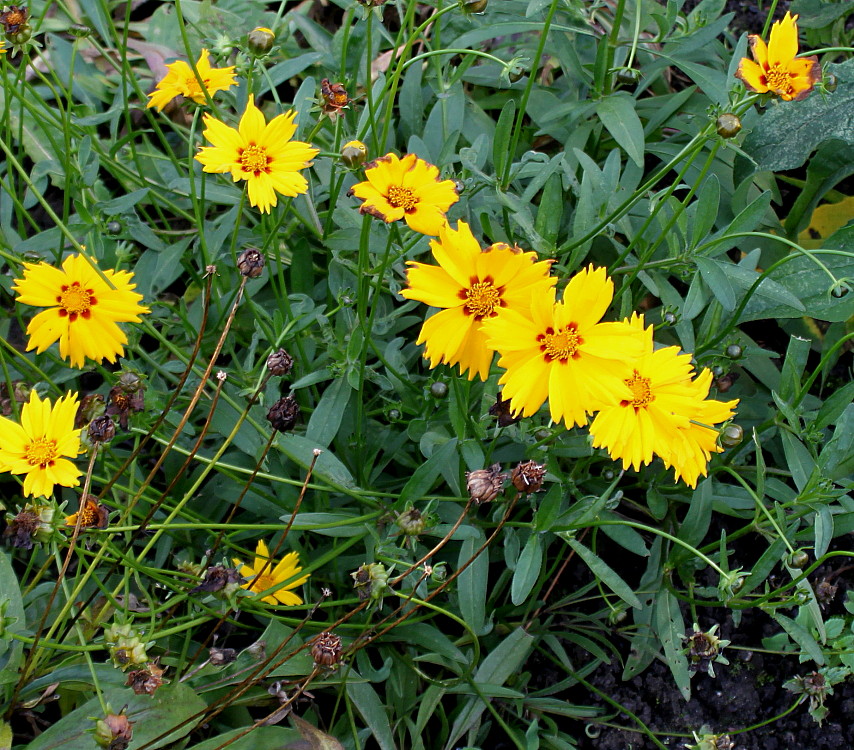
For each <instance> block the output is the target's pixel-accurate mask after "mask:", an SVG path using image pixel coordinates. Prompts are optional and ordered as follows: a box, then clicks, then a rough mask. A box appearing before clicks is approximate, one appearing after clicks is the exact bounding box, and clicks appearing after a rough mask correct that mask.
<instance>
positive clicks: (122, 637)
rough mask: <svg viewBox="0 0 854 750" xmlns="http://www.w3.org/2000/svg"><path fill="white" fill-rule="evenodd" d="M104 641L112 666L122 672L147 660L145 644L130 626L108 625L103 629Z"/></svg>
mask: <svg viewBox="0 0 854 750" xmlns="http://www.w3.org/2000/svg"><path fill="white" fill-rule="evenodd" d="M104 640H105V641H106V643H107V646H108V650H109V652H110V657H111V658H112V660H113V664H114V665H115V666H116V667H118V668H119V669H121V670H122V671H124V670H125V669H127V668H128V667H130V666H132V665H134V664H145V663H146V662H147V661H148V660H149V659H148V653H147V652H146V650H145V643H143V641H142V639H141V638H140V636H139V633H138V632H137V631H136V629H135V628H134V627H133V626H132V625H110V626H109V627H106V628H104Z"/></svg>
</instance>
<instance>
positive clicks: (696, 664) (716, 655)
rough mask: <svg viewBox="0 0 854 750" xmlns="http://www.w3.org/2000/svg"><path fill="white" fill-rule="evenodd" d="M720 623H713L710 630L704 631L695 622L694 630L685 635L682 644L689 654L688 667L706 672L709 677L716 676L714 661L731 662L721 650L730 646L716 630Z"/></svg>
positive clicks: (693, 670)
mask: <svg viewBox="0 0 854 750" xmlns="http://www.w3.org/2000/svg"><path fill="white" fill-rule="evenodd" d="M717 629H718V625H713V626H712V627H711V628H709V630H708V631H706V632H703V631H702V630H700V626H699V625H697V623H694V632H693V633H689V634H687V635H685V637H684V638H683V639H682V645H683V647H684V651H685V653H686V654H687V655H688V662H689V663H688V668H689V669H690V670H691V671H692V672H706V673H707V674H708V675H709V677H714V676H715V669H714V666H713V662H718V663H720V664H729V661H727V659H726V658H725V657H724V656H723V655H722V654H721V652H722V651H723V650H724V648H726V647H727V646H729V644H730V642H729V641H724V640H721V639H720V638H718V637H717V635H716V632H717Z"/></svg>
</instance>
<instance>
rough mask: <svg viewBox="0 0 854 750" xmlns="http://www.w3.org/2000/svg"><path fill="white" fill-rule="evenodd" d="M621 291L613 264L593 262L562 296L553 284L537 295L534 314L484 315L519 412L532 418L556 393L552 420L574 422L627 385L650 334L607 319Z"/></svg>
mask: <svg viewBox="0 0 854 750" xmlns="http://www.w3.org/2000/svg"><path fill="white" fill-rule="evenodd" d="M613 296H614V284H613V282H612V281H611V280H610V279H609V278H608V276H607V274H606V273H605V269H604V268H597V269H595V270H594V269H593V266H592V265H591V266H590V267H589V268H586V269H584V270H583V271H581V272H580V273H578V274H576V275H575V276H574V277H573V278H572V279H571V280H570V282H569V284H568V285H567V287H566V290H565V291H564V294H563V300H562V301H561V302H555V291H554V289H553V288H552V289H549V290H547V291H546V292H543V293H542V294H537V295H536V296H534V297H533V299H532V300H531V312H530V317H527V316H525V315H523V314H521V313H519V312H517V311H516V310H513V309H512V308H503V309H501V310H499V311H498V314H497V315H496V316H495V317H493V318H490V319H489V320H486V321H484V324H483V330H484V332H485V333H486V336H487V339H488V341H487V343H488V345H489V346H491V347H492V348H493V349H495V350H496V351H498V353H499V354H500V355H501V359H499V360H498V366H499V367H503V368H504V369H505V370H507V372H505V373H504V374H503V375H502V376H501V378H500V379H499V381H498V382H499V383H500V384H501V385H503V386H504V390H503V391H502V392H501V395H502V397H503V398H505V399H507V398H509V399H510V409H511V411H512V412H513V413H514V414H518V413H519V412H521V413H522V416H526V417H527V416H530V415H531V414H534V413H535V412H536V411H537V409H539V408H540V406H542V404H543V403H544V402H545V400H546V399H547V398H548V400H549V410H550V413H551V417H552V419H553V420H554V421H555V422H559V421H560V420H563V421H565V422H566V424H567V426H568V427H572V426H573V425H581V424H585V423H586V421H587V414H589V413H592V412H593V411H595V410H596V409H598V408H599V407H600V406H601V405H602V404H603V403H610V402H611V401H612V400H613V399H614V397H615V394H617V393H622V392H623V391H624V389H625V384H624V381H625V379H626V378H629V377H631V374H632V369H631V367H630V363H631V361H632V360H634V359H635V358H637V357H639V356H640V355H641V353H642V352H643V349H644V338H643V335H642V334H641V333H639V332H638V330H637V329H636V328H634V327H633V326H631V325H630V324H629V323H627V322H620V323H600V322H599V321H600V319H601V318H602V316H603V315H604V314H605V311H606V310H607V309H608V306H609V305H610V304H611V299H612V297H613Z"/></svg>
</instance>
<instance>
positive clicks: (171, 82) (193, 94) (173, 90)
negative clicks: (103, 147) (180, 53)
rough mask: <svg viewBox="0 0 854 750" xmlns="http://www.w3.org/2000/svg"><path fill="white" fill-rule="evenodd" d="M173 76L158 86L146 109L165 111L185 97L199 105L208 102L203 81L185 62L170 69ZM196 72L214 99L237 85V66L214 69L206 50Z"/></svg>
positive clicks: (167, 76) (197, 62) (171, 65)
mask: <svg viewBox="0 0 854 750" xmlns="http://www.w3.org/2000/svg"><path fill="white" fill-rule="evenodd" d="M166 67H167V68H168V69H169V72H168V73H167V74H166V75H165V76H164V77H163V78H162V79H161V80H160V81H159V82H158V84H157V87H156V88H155V89H154V91H152V92H151V93H150V94H149V95H148V97H149V101H148V104H146V105H145V108H146V109H150V108H151V107H157V109H159V110H162V109H163V108H164V107H165V106H166V105H167V104H169V102H171V101H172V100H173V99H174V98H175V97H176V96H184V97H186V98H187V99H192V100H193V101H194V102H196V104H204V103H205V102H206V99H205V93H204V91H203V90H202V87H201V86H199V81H198V79H197V78H196V76H195V74H194V73H193V69H192V68H191V67H190V66H189V65H188V64H187V63H185V62H184V61H183V60H176V61H175V62H173V63H170V64H169V65H167V66H166ZM196 70H198V71H199V78H201V79H202V82H203V83H204V84H205V88H206V89H207V90H208V93H209V94H210V95H211V96H213V95H214V94H215V93H216V92H217V91H227V90H228V89H230V88H231V87H232V86H233V85H234V84H235V83H236V82H237V80H236V77H235V74H234V66H233V65H232V66H229V67H228V68H212V67H211V61H210V55H209V54H208V51H207V50H206V49H203V50H202V54H201V55H199V59H198V60H197V61H196Z"/></svg>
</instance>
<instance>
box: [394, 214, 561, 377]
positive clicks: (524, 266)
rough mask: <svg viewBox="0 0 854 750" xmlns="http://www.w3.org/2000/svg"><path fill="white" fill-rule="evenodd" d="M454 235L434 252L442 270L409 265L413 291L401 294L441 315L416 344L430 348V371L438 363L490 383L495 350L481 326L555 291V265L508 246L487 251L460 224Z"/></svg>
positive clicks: (446, 232)
mask: <svg viewBox="0 0 854 750" xmlns="http://www.w3.org/2000/svg"><path fill="white" fill-rule="evenodd" d="M457 227H458V228H457V230H456V231H454V230H453V229H451V228H450V227H449V226H448V225H447V224H445V225H443V226H442V227H441V228H440V229H439V239H438V240H431V242H430V248H431V250H432V251H433V257H434V258H435V259H436V262H437V263H438V264H439V265H438V266H429V265H426V264H424V263H416V262H414V261H410V262H409V265H410V268H409V269H408V270H407V281H408V282H409V287H408V288H407V289H404V290H403V291H402V292H401V295H402V296H404V297H406V298H407V299H416V300H418V301H419V302H424V303H425V304H428V305H431V306H432V307H439V308H443V309H442V311H441V312H439V313H436V314H435V315H433V316H432V317H430V318H428V319H427V320H425V321H424V326H423V327H422V328H421V333H420V334H419V336H418V341H417V342H416V343H418V344H422V343H425V342H426V344H427V347H426V349H425V351H424V356H425V357H426V358H427V359H429V360H430V367H435V366H436V365H438V364H439V363H440V362H446V363H447V364H449V365H455V364H459V366H460V374H462V373H464V372H465V371H466V370H468V377H469V380H473V379H474V377H475V375H479V376H480V378H481V380H486V379H487V377H489V365H490V364H491V363H492V355H493V350H492V349H490V348H489V347H488V346H487V345H486V335H485V334H484V333H483V332H482V331H481V328H480V326H481V323H482V322H483V321H484V320H487V319H488V318H491V317H493V316H494V315H496V314H497V311H498V310H500V309H502V308H508V309H511V310H516V311H517V312H520V313H527V312H528V311H529V309H530V307H531V298H532V297H533V296H535V295H542V294H544V293H546V292H547V291H548V289H549V288H550V287H553V286H554V285H555V282H556V281H557V280H556V279H553V278H551V277H549V269H550V267H551V263H552V262H551V261H542V262H540V263H537V262H536V260H537V254H536V253H523V252H522V251H521V250H519V249H518V248H512V247H510V246H509V245H505V244H504V243H497V244H495V245H491V246H490V247H488V248H486V249H485V250H481V249H480V245H479V244H478V242H477V240H476V239H475V238H474V235H473V234H472V232H471V229H470V228H469V226H468V224H466V223H465V222H464V221H460V222H458V224H457Z"/></svg>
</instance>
